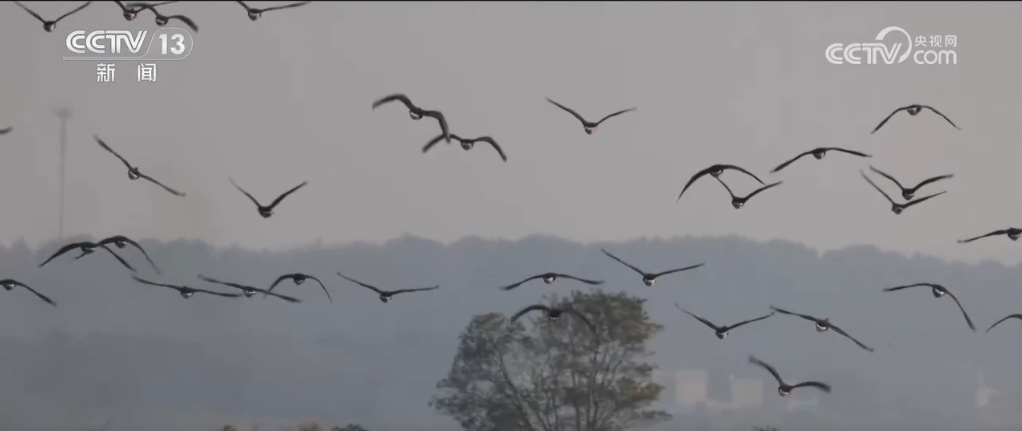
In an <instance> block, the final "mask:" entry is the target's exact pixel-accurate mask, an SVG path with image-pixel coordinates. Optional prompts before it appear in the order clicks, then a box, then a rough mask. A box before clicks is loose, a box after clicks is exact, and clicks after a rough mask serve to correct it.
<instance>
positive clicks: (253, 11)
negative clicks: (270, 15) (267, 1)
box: [238, 0, 310, 21]
mask: <svg viewBox="0 0 1022 431" xmlns="http://www.w3.org/2000/svg"><path fill="white" fill-rule="evenodd" d="M309 3H310V2H308V1H300V2H296V3H290V4H285V5H280V6H272V7H268V8H263V9H258V8H254V7H250V6H249V5H247V4H245V2H243V1H241V0H238V4H240V5H241V7H243V8H245V12H248V19H250V20H252V21H255V20H257V19H259V17H261V16H262V15H263V12H269V11H273V10H281V9H290V8H293V7H298V6H305V5H307V4H309Z"/></svg>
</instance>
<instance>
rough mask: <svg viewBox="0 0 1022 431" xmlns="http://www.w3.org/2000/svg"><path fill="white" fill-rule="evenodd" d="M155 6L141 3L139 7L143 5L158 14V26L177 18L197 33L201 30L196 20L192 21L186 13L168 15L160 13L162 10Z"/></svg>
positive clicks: (143, 7)
mask: <svg viewBox="0 0 1022 431" xmlns="http://www.w3.org/2000/svg"><path fill="white" fill-rule="evenodd" d="M155 6H156V5H151V4H147V5H139V7H141V8H142V9H143V10H145V9H148V10H149V11H150V12H152V13H153V15H155V16H156V25H157V26H160V27H163V26H165V25H167V23H168V22H170V20H172V19H176V20H178V21H181V22H183V23H184V24H185V25H187V26H188V28H190V29H192V31H194V32H196V33H198V32H199V26H197V25H195V21H192V19H191V18H189V17H186V16H184V15H169V16H168V15H163V14H160V12H159V11H157V10H156V7H155Z"/></svg>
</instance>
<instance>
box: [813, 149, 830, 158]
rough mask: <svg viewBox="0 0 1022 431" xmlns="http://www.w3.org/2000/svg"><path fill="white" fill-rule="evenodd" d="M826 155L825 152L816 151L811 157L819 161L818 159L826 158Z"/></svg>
mask: <svg viewBox="0 0 1022 431" xmlns="http://www.w3.org/2000/svg"><path fill="white" fill-rule="evenodd" d="M826 155H827V152H826V151H816V152H814V153H813V157H816V160H820V159H822V158H823V156H826Z"/></svg>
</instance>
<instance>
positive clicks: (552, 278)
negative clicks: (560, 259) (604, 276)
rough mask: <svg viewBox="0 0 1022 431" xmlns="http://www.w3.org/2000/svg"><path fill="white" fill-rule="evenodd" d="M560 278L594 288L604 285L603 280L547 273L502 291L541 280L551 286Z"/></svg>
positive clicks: (504, 288) (508, 286)
mask: <svg viewBox="0 0 1022 431" xmlns="http://www.w3.org/2000/svg"><path fill="white" fill-rule="evenodd" d="M558 278H567V279H571V280H575V281H581V282H583V283H585V284H591V285H594V286H595V285H598V284H603V280H587V279H584V278H578V277H575V276H574V275H568V274H560V273H556V272H548V273H545V274H539V275H534V276H532V277H529V278H526V279H525V280H522V281H519V282H517V283H515V284H511V285H507V286H504V287H501V288H500V290H511V289H514V288H516V287H518V286H521V285H523V284H525V283H528V282H530V281H532V280H540V279H541V280H543V282H544V283H546V284H550V283H553V282H554V281H557V279H558Z"/></svg>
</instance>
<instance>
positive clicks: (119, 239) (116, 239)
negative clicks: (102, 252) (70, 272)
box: [75, 235, 160, 274]
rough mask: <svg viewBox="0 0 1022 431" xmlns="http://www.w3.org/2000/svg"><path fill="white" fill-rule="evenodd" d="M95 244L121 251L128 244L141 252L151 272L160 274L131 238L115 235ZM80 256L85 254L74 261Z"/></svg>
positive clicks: (147, 254) (154, 264)
mask: <svg viewBox="0 0 1022 431" xmlns="http://www.w3.org/2000/svg"><path fill="white" fill-rule="evenodd" d="M96 244H97V245H101V246H103V245H109V244H113V245H114V247H117V248H119V249H123V248H124V247H125V246H127V245H129V244H130V245H131V246H132V247H135V248H136V249H138V251H140V252H142V256H145V260H147V261H149V265H150V266H152V267H153V271H155V272H156V273H157V274H159V273H160V268H157V267H156V263H154V262H153V260H152V259H150V258H149V253H146V251H145V249H144V248H142V246H141V245H138V243H137V242H135V241H134V240H132V239H131V238H128V237H126V236H124V235H115V236H112V237H110V238H106V239H104V240H102V241H100V242H98V243H96ZM82 256H85V253H82V254H81V255H79V256H78V257H76V258H75V259H79V258H81V257H82Z"/></svg>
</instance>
